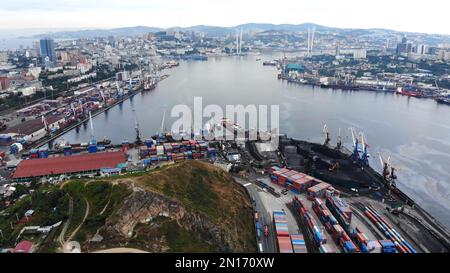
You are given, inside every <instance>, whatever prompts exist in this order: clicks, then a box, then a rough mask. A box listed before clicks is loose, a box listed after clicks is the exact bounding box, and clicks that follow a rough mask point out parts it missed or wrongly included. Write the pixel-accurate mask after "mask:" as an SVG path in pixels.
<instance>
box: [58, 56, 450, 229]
mask: <svg viewBox="0 0 450 273" xmlns="http://www.w3.org/2000/svg"><path fill="white" fill-rule="evenodd" d="M278 57H280V56H279V55H261V56H241V57H237V56H236V57H210V58H209V60H208V61H187V62H181V63H180V66H179V67H176V68H174V69H171V70H168V71H167V73H168V74H170V77H169V78H167V79H165V80H164V81H162V82H161V83H159V85H158V87H157V88H156V89H155V90H153V91H150V92H146V93H139V94H137V95H136V96H134V97H133V98H132V99H129V100H127V101H125V102H123V103H122V104H120V105H117V106H115V107H113V108H111V109H110V110H108V111H107V112H105V113H102V114H100V115H98V116H96V117H95V118H93V123H94V127H95V130H94V135H95V137H96V138H97V139H102V138H103V137H105V136H106V137H108V138H109V139H111V140H112V142H113V143H120V142H121V141H122V140H124V139H127V140H130V141H133V140H134V139H135V137H136V136H135V131H134V114H133V109H134V110H135V113H136V116H137V119H138V120H139V124H140V130H141V134H142V136H144V137H146V136H151V135H153V134H155V132H157V131H159V130H160V127H161V120H162V117H163V113H164V112H166V118H165V121H166V122H165V124H166V127H167V129H170V125H171V124H172V122H173V121H175V120H176V119H177V118H171V117H170V111H171V109H172V107H173V106H174V105H177V104H186V105H188V106H190V107H192V106H193V101H194V97H202V98H203V105H204V106H205V105H208V104H217V105H219V106H222V109H224V111H225V105H238V104H242V105H244V106H245V105H250V104H256V105H273V104H275V105H279V106H280V131H281V132H282V133H286V134H288V135H289V136H290V137H294V138H299V139H304V140H309V141H314V142H323V135H322V129H323V125H324V124H325V123H326V124H327V126H328V128H329V130H330V132H331V137H332V143H336V135H337V132H338V130H339V128H341V130H342V136H343V140H344V141H345V142H346V146H347V147H351V141H352V140H351V136H350V135H349V133H348V128H349V127H354V128H355V129H356V131H358V132H359V131H363V132H364V133H365V136H366V138H367V142H368V143H369V149H370V153H371V155H372V157H371V159H370V163H371V165H372V166H373V167H374V168H375V169H377V170H381V166H380V162H379V159H378V155H377V154H378V152H382V154H383V155H384V156H385V157H387V156H391V162H392V164H393V165H394V166H395V167H397V169H398V176H399V180H398V182H397V184H398V187H399V188H400V189H402V190H403V191H404V192H406V193H407V194H408V195H409V196H410V197H412V198H413V199H414V200H416V202H417V203H418V204H420V205H421V206H422V207H423V208H425V209H426V210H427V211H428V212H430V213H431V214H432V215H433V216H435V217H436V218H437V219H438V220H439V221H440V222H442V223H443V224H445V225H446V226H447V227H450V119H449V117H450V107H449V106H447V105H439V104H437V103H436V102H435V101H433V100H427V99H425V100H423V99H416V98H409V97H403V96H399V95H396V94H392V93H383V92H370V91H340V90H329V89H321V88H318V87H311V86H306V85H296V84H289V83H287V82H283V81H280V80H277V73H278V72H277V69H276V67H272V66H263V65H262V61H264V60H271V59H274V58H278ZM257 58H261V61H257V60H256V59H257ZM90 135H91V132H90V128H89V126H88V125H87V126H80V127H79V128H77V129H74V130H72V131H70V132H68V133H67V134H65V135H64V136H63V138H64V139H65V140H67V141H69V142H71V143H79V142H88V141H89V138H90Z"/></svg>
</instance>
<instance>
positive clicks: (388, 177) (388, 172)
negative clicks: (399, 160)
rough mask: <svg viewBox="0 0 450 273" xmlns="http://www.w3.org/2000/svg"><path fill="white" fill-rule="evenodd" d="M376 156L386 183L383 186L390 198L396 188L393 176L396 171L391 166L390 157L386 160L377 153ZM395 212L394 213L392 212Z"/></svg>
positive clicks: (395, 176)
mask: <svg viewBox="0 0 450 273" xmlns="http://www.w3.org/2000/svg"><path fill="white" fill-rule="evenodd" d="M378 156H379V158H380V163H381V167H382V168H383V178H384V181H386V183H385V185H386V188H387V190H388V192H387V197H388V198H390V197H391V193H392V189H393V187H395V186H396V183H395V180H397V175H396V174H395V171H396V170H397V169H396V168H394V167H393V166H392V165H391V157H390V156H389V157H388V159H387V160H385V158H384V157H383V155H382V154H381V152H380V153H378ZM393 212H395V211H393Z"/></svg>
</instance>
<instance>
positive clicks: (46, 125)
mask: <svg viewBox="0 0 450 273" xmlns="http://www.w3.org/2000/svg"><path fill="white" fill-rule="evenodd" d="M42 123H43V124H44V129H45V132H46V134H50V130H49V128H48V124H47V121H46V120H45V117H44V115H42Z"/></svg>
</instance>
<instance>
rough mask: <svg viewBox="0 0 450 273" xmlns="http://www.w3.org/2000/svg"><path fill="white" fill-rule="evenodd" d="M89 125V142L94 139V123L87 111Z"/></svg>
mask: <svg viewBox="0 0 450 273" xmlns="http://www.w3.org/2000/svg"><path fill="white" fill-rule="evenodd" d="M89 125H90V127H91V142H93V141H95V140H94V123H93V122H92V114H91V111H89Z"/></svg>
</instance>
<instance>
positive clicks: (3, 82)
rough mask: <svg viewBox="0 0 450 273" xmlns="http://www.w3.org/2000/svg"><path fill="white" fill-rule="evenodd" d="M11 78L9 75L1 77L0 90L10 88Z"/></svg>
mask: <svg viewBox="0 0 450 273" xmlns="http://www.w3.org/2000/svg"><path fill="white" fill-rule="evenodd" d="M8 87H9V79H8V77H0V90H5V89H8Z"/></svg>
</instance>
